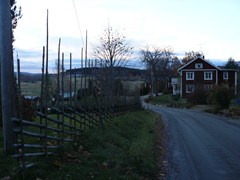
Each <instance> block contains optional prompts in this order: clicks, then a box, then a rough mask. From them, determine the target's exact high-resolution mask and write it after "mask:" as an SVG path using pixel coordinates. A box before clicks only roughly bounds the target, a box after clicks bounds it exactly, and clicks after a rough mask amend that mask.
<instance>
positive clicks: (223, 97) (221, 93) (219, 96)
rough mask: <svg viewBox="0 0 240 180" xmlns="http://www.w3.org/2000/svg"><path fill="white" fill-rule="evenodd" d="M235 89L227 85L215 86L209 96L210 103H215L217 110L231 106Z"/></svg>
mask: <svg viewBox="0 0 240 180" xmlns="http://www.w3.org/2000/svg"><path fill="white" fill-rule="evenodd" d="M232 98H233V91H232V89H230V88H226V87H215V88H213V90H212V91H211V92H210V94H209V96H208V99H207V100H208V103H209V104H212V105H214V107H215V109H216V110H220V109H224V108H229V105H230V103H231V99H232Z"/></svg>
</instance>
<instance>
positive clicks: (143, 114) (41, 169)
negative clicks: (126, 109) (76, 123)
mask: <svg viewBox="0 0 240 180" xmlns="http://www.w3.org/2000/svg"><path fill="white" fill-rule="evenodd" d="M157 117H158V116H157V115H156V114H154V113H152V112H150V111H137V112H131V113H126V114H123V115H121V116H118V117H116V118H115V119H114V120H113V121H112V122H110V123H108V124H105V126H104V127H102V128H93V129H90V130H88V131H86V132H83V134H82V136H81V137H80V138H79V139H78V140H77V142H75V143H74V144H69V145H68V146H67V147H65V148H64V149H63V152H62V153H61V155H57V156H50V157H48V158H47V159H44V158H39V160H38V162H39V164H38V165H36V166H33V167H31V168H29V169H27V170H26V171H24V172H22V173H19V174H15V178H20V179H36V178H40V179H71V180H72V179H73V180H74V179H92V178H94V179H103V180H105V179H155V175H156V171H157V166H156V147H155V142H156V135H155V133H154V126H155V123H156V120H157ZM0 154H1V156H0V157H3V158H0V164H3V163H4V162H6V160H7V159H6V158H7V156H3V154H4V153H3V152H0ZM13 162H14V161H13ZM10 167H12V169H11V168H9V167H6V168H7V170H5V171H2V168H1V170H0V178H1V177H4V176H13V177H14V175H13V174H12V172H14V171H13V170H14V168H16V166H15V165H13V166H10Z"/></svg>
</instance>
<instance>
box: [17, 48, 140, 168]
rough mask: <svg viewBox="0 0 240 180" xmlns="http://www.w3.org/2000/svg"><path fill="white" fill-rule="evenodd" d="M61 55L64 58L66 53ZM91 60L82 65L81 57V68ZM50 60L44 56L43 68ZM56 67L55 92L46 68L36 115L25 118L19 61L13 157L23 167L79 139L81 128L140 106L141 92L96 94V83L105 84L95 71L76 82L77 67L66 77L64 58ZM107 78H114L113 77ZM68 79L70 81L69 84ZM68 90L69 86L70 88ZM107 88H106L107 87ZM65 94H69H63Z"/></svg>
mask: <svg viewBox="0 0 240 180" xmlns="http://www.w3.org/2000/svg"><path fill="white" fill-rule="evenodd" d="M44 49H45V48H43V50H44ZM43 54H44V53H43ZM70 57H71V56H70ZM62 58H63V59H64V56H62ZM88 61H89V62H88ZM88 61H85V64H83V63H84V61H83V60H82V61H81V64H80V67H81V68H87V65H89V64H93V63H91V62H90V60H88ZM70 62H71V60H70ZM47 63H48V62H47V61H46V62H45V58H44V57H43V63H42V66H43V67H42V69H44V64H45V65H46V66H47ZM58 63H60V61H58ZM95 64H96V63H95ZM57 67H58V70H57V71H58V73H57V77H56V78H57V83H56V90H55V94H50V93H49V92H50V87H49V81H50V79H49V77H47V76H49V75H48V73H44V70H43V71H42V85H41V95H40V104H39V105H34V107H35V108H36V117H35V118H33V119H24V118H23V117H24V114H23V103H22V100H23V98H22V94H21V73H20V62H19V60H18V78H17V79H18V82H17V84H18V95H17V97H18V104H19V106H18V116H17V117H14V118H12V122H13V123H14V129H13V132H14V133H15V134H16V140H15V143H14V144H13V147H14V148H15V153H13V155H12V156H13V157H14V158H17V159H18V160H19V162H20V167H22V168H28V167H31V166H33V165H35V164H36V157H38V156H48V155H52V154H54V153H58V152H59V150H61V149H62V148H63V146H64V145H65V143H67V142H74V141H75V140H77V138H78V137H79V136H81V133H82V131H85V130H87V129H89V128H92V127H94V126H103V125H104V124H105V123H106V122H109V121H111V120H112V119H113V117H114V116H115V115H118V114H120V113H122V112H124V111H129V110H135V109H139V108H140V107H141V106H140V99H139V95H138V93H135V95H134V96H132V95H128V94H123V93H122V94H120V95H116V94H114V93H112V92H101V91H100V90H99V91H98V92H97V93H96V89H100V87H97V84H101V83H104V84H106V83H105V82H102V81H100V80H99V78H98V77H97V76H96V75H95V73H94V72H92V73H90V74H88V75H86V74H82V75H81V76H80V79H78V81H80V83H77V78H76V77H77V74H76V70H75V73H74V74H72V73H71V71H72V69H71V67H72V65H70V76H66V74H65V73H64V72H63V71H62V72H60V67H62V70H63V69H64V61H62V64H58V65H57ZM91 68H92V69H94V68H93V67H91ZM45 72H48V70H47V69H46V71H45ZM82 72H84V70H83V71H82ZM85 72H86V71H85ZM72 76H74V78H72ZM60 79H61V81H60ZM104 79H105V80H113V79H114V78H113V77H111V78H104ZM67 81H70V83H66V82H67ZM67 86H70V87H67ZM100 86H101V85H100ZM65 89H68V91H66V90H65ZM106 89H107V88H106V87H105V88H104V90H106ZM109 89H112V88H109ZM119 91H120V90H119ZM66 93H68V95H67V97H64V94H66ZM108 93H109V94H108ZM53 97H55V100H54V103H53V102H51V99H52V98H53ZM34 158H35V159H34Z"/></svg>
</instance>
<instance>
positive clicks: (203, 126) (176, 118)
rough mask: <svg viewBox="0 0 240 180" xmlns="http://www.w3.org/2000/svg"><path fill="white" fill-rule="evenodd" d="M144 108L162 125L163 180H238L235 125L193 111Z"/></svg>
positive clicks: (239, 138)
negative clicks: (164, 150)
mask: <svg viewBox="0 0 240 180" xmlns="http://www.w3.org/2000/svg"><path fill="white" fill-rule="evenodd" d="M148 108H149V109H152V110H153V111H155V112H157V113H160V114H161V116H162V119H163V121H164V123H165V130H166V134H167V142H168V158H167V159H168V160H167V161H168V170H167V171H168V176H167V179H179V180H187V179H191V180H194V179H201V180H202V179H203V180H208V179H210V180H215V179H217V180H222V179H227V180H231V179H238V180H239V179H240V124H239V123H232V121H230V120H228V119H226V118H224V117H219V116H216V115H212V114H208V113H204V112H200V111H197V110H190V109H174V108H165V107H159V106H151V105H148ZM235 121H237V120H235Z"/></svg>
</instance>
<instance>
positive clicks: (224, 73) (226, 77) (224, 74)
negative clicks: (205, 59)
mask: <svg viewBox="0 0 240 180" xmlns="http://www.w3.org/2000/svg"><path fill="white" fill-rule="evenodd" d="M223 80H228V72H227V71H223Z"/></svg>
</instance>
